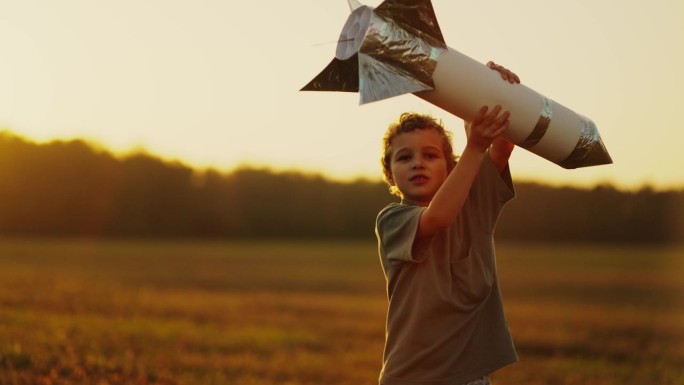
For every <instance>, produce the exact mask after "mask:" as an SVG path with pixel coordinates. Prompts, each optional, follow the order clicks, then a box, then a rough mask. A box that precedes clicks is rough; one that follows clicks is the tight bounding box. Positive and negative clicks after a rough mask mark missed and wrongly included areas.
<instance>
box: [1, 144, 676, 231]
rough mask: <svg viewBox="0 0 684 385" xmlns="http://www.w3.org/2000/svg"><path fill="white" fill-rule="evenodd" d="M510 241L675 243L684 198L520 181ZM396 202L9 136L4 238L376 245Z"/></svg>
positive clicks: (341, 187)
mask: <svg viewBox="0 0 684 385" xmlns="http://www.w3.org/2000/svg"><path fill="white" fill-rule="evenodd" d="M515 187H516V190H517V197H516V198H515V199H514V200H513V201H511V202H510V203H509V204H508V206H507V208H506V210H504V214H503V215H502V218H501V219H500V221H499V225H498V227H497V237H498V239H506V240H525V241H591V242H637V243H673V242H681V241H682V240H684V220H683V218H684V191H677V190H670V191H656V190H654V189H651V188H643V189H641V190H639V191H636V192H631V191H621V190H618V189H616V188H614V187H612V186H607V185H602V186H597V187H595V188H593V189H579V188H569V187H565V188H554V187H550V186H546V185H542V184H535V183H525V182H517V183H516V184H515ZM393 201H396V198H395V197H393V196H391V195H390V194H389V192H388V189H387V187H386V186H385V185H384V183H382V182H380V181H369V180H357V181H354V182H339V181H333V180H329V179H327V178H324V177H323V176H320V175H311V174H303V173H299V172H272V171H270V170H268V169H255V168H241V169H237V170H235V171H233V172H230V173H222V172H219V171H217V170H214V169H208V170H195V169H193V168H191V167H189V166H187V165H184V164H182V163H179V162H169V161H164V160H162V159H160V158H158V157H155V156H152V155H149V154H144V153H138V154H132V155H128V156H123V157H117V156H114V155H113V154H111V153H110V152H107V151H105V150H101V149H97V148H94V147H93V146H92V145H90V144H88V143H86V142H84V141H81V140H71V141H52V142H50V143H46V144H36V143H34V142H31V141H29V140H26V139H24V138H21V137H18V136H16V135H13V134H11V133H8V132H4V133H0V235H3V236H92V237H150V238H173V237H183V238H185V237H188V238H189V237H195V238H225V239H234V238H241V239H243V238H333V237H334V238H372V237H374V233H373V225H374V222H375V217H376V215H377V213H378V211H379V210H380V209H381V208H382V207H384V206H385V205H386V204H388V203H390V202H393Z"/></svg>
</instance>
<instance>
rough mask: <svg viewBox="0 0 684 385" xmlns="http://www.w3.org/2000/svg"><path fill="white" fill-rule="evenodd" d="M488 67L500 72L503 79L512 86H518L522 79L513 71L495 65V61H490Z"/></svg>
mask: <svg viewBox="0 0 684 385" xmlns="http://www.w3.org/2000/svg"><path fill="white" fill-rule="evenodd" d="M487 67H489V68H491V69H493V70H494V71H496V72H498V73H499V74H500V75H501V78H502V79H503V80H505V81H507V82H509V83H511V84H518V83H520V77H518V75H516V74H515V73H513V71H511V70H509V69H508V68H506V67H504V66H501V65H498V64H496V63H494V62H493V61H491V60H490V61H488V62H487Z"/></svg>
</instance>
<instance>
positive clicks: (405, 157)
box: [397, 155, 411, 161]
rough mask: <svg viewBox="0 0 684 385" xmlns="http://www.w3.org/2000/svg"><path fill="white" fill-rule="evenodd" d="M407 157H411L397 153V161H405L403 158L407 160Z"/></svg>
mask: <svg viewBox="0 0 684 385" xmlns="http://www.w3.org/2000/svg"><path fill="white" fill-rule="evenodd" d="M409 159H411V157H410V156H409V155H399V156H398V157H397V160H398V161H405V160H409Z"/></svg>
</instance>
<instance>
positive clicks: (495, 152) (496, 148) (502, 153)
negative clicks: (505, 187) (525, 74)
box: [487, 61, 520, 174]
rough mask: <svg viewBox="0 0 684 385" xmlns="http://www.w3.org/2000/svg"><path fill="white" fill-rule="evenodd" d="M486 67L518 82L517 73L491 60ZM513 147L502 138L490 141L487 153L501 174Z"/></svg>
mask: <svg viewBox="0 0 684 385" xmlns="http://www.w3.org/2000/svg"><path fill="white" fill-rule="evenodd" d="M487 67H489V68H491V69H493V70H494V71H496V72H498V73H499V74H501V78H502V79H503V80H505V81H507V82H509V83H511V84H519V83H520V78H519V77H518V75H516V74H515V73H513V71H511V70H509V69H508V68H506V67H504V66H502V65H499V64H496V63H494V62H493V61H489V62H487ZM513 148H515V145H514V144H513V143H511V142H508V141H506V140H505V139H502V138H496V139H495V140H494V142H493V143H492V148H491V149H490V150H489V155H490V157H491V158H492V162H493V163H494V166H495V167H496V169H497V170H498V171H499V174H503V172H504V170H506V165H508V159H509V158H510V157H511V153H512V152H513Z"/></svg>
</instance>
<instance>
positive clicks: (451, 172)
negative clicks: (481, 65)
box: [376, 62, 520, 385]
mask: <svg viewBox="0 0 684 385" xmlns="http://www.w3.org/2000/svg"><path fill="white" fill-rule="evenodd" d="M487 65H488V66H489V67H490V68H492V69H493V70H495V71H498V72H499V73H500V74H501V76H502V78H503V79H504V80H506V81H509V82H511V83H519V82H520V80H519V79H518V77H517V76H516V75H515V74H513V73H512V72H511V71H509V70H507V69H505V68H503V67H501V66H499V65H496V64H494V63H493V62H489V63H488V64H487ZM508 117H509V113H508V112H507V111H506V112H502V111H501V107H500V106H498V105H497V106H495V107H493V108H489V107H487V106H483V107H482V108H481V109H480V111H479V113H478V114H477V116H476V117H475V118H474V119H473V121H472V122H466V125H465V126H466V127H465V128H466V136H467V144H466V146H465V149H464V150H463V153H462V155H461V156H460V158H459V159H458V161H457V159H456V157H455V156H454V155H453V151H452V145H451V136H450V133H449V132H447V131H445V129H444V127H442V125H441V124H440V123H437V122H436V121H435V120H434V119H433V118H431V117H429V116H426V115H419V114H408V113H405V114H402V115H401V117H400V119H399V121H398V122H397V123H394V124H392V125H390V127H389V129H388V130H387V133H386V134H385V137H384V140H383V145H384V154H383V158H382V165H383V171H384V175H385V180H386V181H387V183H388V184H389V185H390V191H392V192H393V193H395V194H396V195H398V196H399V197H400V198H401V203H393V204H390V205H389V206H387V207H385V208H384V209H383V210H382V211H381V212H380V213H379V214H378V217H377V221H376V235H377V237H378V250H379V254H380V260H381V262H382V268H383V271H384V273H385V277H386V279H387V294H388V299H389V309H388V314H387V329H386V331H387V332H386V341H385V350H384V354H383V367H382V371H381V373H380V384H381V385H399V384H401V385H409V384H415V385H418V384H421V385H425V384H430V385H447V384H448V385H463V384H489V377H488V376H489V374H490V373H492V372H494V371H495V370H497V369H499V368H501V367H503V366H506V365H508V364H511V363H513V362H515V361H517V354H516V352H515V348H514V346H513V342H512V339H511V335H510V331H509V329H508V324H507V322H506V319H505V317H504V313H503V304H502V299H501V293H500V290H499V283H498V279H497V275H496V265H495V253H494V241H493V231H494V226H495V224H496V221H497V219H498V216H499V213H500V212H501V209H502V208H503V206H504V204H505V203H506V202H507V201H509V200H510V199H512V198H513V196H514V190H513V185H512V182H511V177H510V172H509V169H508V158H509V157H510V154H511V151H512V150H513V144H511V143H509V142H507V141H505V140H503V139H501V138H499V136H500V135H501V134H502V133H503V132H504V131H505V130H506V128H507V127H508V123H509V122H508Z"/></svg>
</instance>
